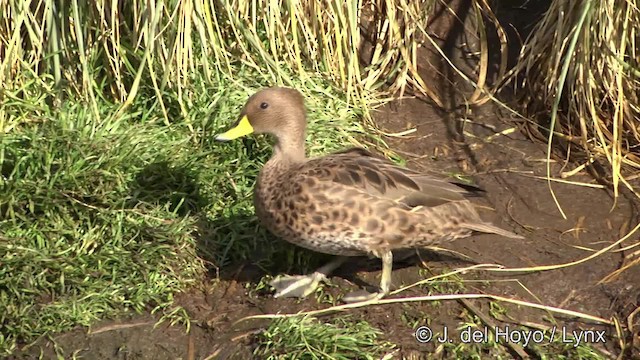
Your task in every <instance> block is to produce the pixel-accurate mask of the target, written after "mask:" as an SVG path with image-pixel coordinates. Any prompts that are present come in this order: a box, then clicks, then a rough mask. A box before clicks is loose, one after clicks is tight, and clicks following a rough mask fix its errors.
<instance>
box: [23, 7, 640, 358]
mask: <svg viewBox="0 0 640 360" xmlns="http://www.w3.org/2000/svg"><path fill="white" fill-rule="evenodd" d="M461 3H464V1H463V2H461ZM508 15H510V16H511V17H512V18H516V17H517V14H515V15H514V12H513V11H512V12H511V13H508ZM447 21H450V19H449V20H446V19H445V20H443V21H442V22H441V23H439V24H434V25H432V28H434V29H435V30H434V33H435V34H437V33H439V32H442V29H446V28H447V26H453V25H447V24H446V23H447ZM512 23H513V22H512ZM520 28H522V26H521V27H520ZM447 41H448V40H447V39H444V40H443V43H446V42H447ZM450 48H451V49H454V48H455V46H452V47H450ZM423 57H424V62H423V63H424V64H425V66H424V67H423V68H422V69H421V70H420V71H421V72H422V75H423V76H424V77H425V78H426V79H427V80H430V81H431V83H432V84H434V83H438V84H443V85H441V86H439V88H440V95H441V96H442V98H447V99H449V104H446V105H447V106H448V107H449V108H450V109H451V110H450V111H447V112H443V111H440V110H436V108H435V107H434V106H432V105H430V103H429V102H428V101H425V100H422V99H418V98H415V97H414V98H407V99H403V100H398V101H395V102H393V103H390V104H388V105H386V106H385V107H383V108H381V109H380V111H378V112H377V114H376V116H375V120H376V124H377V126H378V127H379V128H380V129H382V130H384V131H385V132H387V133H399V132H402V131H404V130H407V129H415V132H413V133H411V134H409V135H406V136H401V137H388V138H386V139H385V140H386V141H387V143H388V144H389V146H390V148H391V149H393V150H394V151H395V152H397V153H398V154H400V155H401V156H403V157H404V158H405V159H406V160H407V166H409V167H411V168H414V169H419V170H424V171H431V172H436V173H451V174H465V175H468V176H470V177H471V178H472V179H473V180H474V182H475V183H477V184H479V185H480V186H481V187H482V188H484V189H485V190H486V197H485V198H484V199H480V200H479V203H480V204H482V205H485V206H486V207H488V208H493V210H487V211H483V216H485V217H486V219H487V220H491V221H493V222H494V223H495V224H497V225H499V226H501V227H503V228H505V229H513V230H514V231H516V232H517V233H519V234H523V235H524V236H526V239H524V240H512V239H505V238H502V237H499V236H495V235H478V236H474V237H470V238H467V239H464V240H459V241H457V242H454V243H452V244H448V245H447V249H450V250H453V251H456V252H458V253H462V254H464V255H466V256H468V257H470V258H471V259H472V260H467V259H464V258H463V257H462V256H459V255H443V254H442V253H440V252H429V251H425V252H422V253H421V256H420V260H416V259H415V258H414V259H413V261H409V262H408V263H404V266H401V265H398V266H397V267H396V268H394V275H393V276H394V285H395V286H397V287H398V286H400V285H403V284H411V283H413V282H415V281H418V280H420V279H421V278H422V277H421V276H420V274H419V269H420V268H424V267H425V266H426V267H427V271H428V272H430V273H433V274H438V273H442V272H445V271H447V270H450V269H455V268H459V267H465V266H470V265H473V264H474V263H477V264H482V263H487V264H501V265H504V266H505V267H508V268H521V267H533V266H542V265H553V264H563V263H568V262H572V261H576V260H578V259H582V258H584V257H586V256H588V255H591V254H592V253H593V252H592V251H590V250H588V249H601V248H603V247H605V246H608V245H610V244H611V243H613V242H615V241H616V240H617V239H619V238H620V236H622V235H624V234H625V233H626V232H627V231H628V230H630V229H631V227H632V226H634V224H637V223H638V222H639V221H640V216H639V213H638V209H637V206H638V203H637V202H636V201H634V200H633V198H632V197H630V196H627V195H626V194H622V196H621V197H620V198H618V200H617V202H614V200H613V198H612V196H611V194H610V192H609V191H607V190H603V189H597V188H591V187H585V186H576V185H570V184H563V183H556V182H554V183H552V184H551V185H552V188H553V190H554V192H555V195H556V196H557V200H558V203H559V204H560V205H561V206H562V209H563V210H564V213H565V214H566V217H567V218H566V219H563V217H562V216H561V214H560V212H559V210H558V208H557V206H556V204H555V202H554V200H553V197H552V195H551V193H550V191H549V185H548V183H547V181H546V180H544V179H543V178H544V176H545V174H546V164H545V161H544V160H545V159H546V144H541V143H539V142H533V141H531V140H529V139H528V138H526V137H525V136H524V135H522V133H521V132H520V131H519V130H516V131H513V132H508V133H507V134H506V135H497V136H493V135H494V134H496V133H499V132H501V131H503V130H506V129H510V128H513V127H514V124H515V123H516V122H515V120H516V119H513V118H511V117H510V116H509V115H506V114H505V112H504V111H500V109H498V108H497V107H496V106H495V105H493V104H492V103H491V102H487V103H485V104H484V105H482V106H476V107H473V108H472V109H471V110H472V111H466V110H465V108H464V107H463V106H460V105H462V104H463V103H462V102H460V99H459V98H458V95H456V94H453V92H452V90H451V89H458V90H459V89H462V88H464V87H465V86H466V85H464V83H463V82H462V81H461V80H460V79H459V78H457V77H456V76H454V75H452V74H449V73H448V72H447V71H445V70H442V71H434V70H433V69H434V68H435V69H438V68H440V69H445V68H446V67H445V66H446V65H445V64H444V63H443V62H442V61H440V60H438V57H437V56H434V55H433V54H432V53H430V50H429V49H428V48H425V50H424V54H423ZM458 58H459V59H460V58H462V57H461V56H460V57H458ZM469 70H470V71H472V70H473V68H470V69H469ZM442 77H444V80H443V78H442ZM447 94H453V95H451V96H448V95H447ZM459 109H462V110H459ZM463 119H464V120H467V121H466V122H463V121H461V120H463ZM462 124H465V125H464V128H463V129H462V130H463V131H460V130H461V128H462V127H461V126H460V125H462ZM488 137H492V138H491V139H490V140H487V138H488ZM577 165H578V164H573V163H565V162H563V161H562V160H558V159H556V160H555V161H553V162H552V164H551V173H552V174H554V175H555V177H559V176H557V175H558V174H560V173H561V172H562V171H569V170H571V169H573V168H575V167H576V166H577ZM539 177H543V178H542V179H541V178H539ZM567 180H571V181H581V182H585V183H590V184H597V183H596V182H594V180H593V179H592V178H591V177H589V176H588V175H585V174H583V173H579V174H577V175H574V176H572V177H570V178H568V179H567ZM632 241H637V236H636V237H635V240H634V239H630V240H628V241H627V242H625V243H624V244H622V245H625V244H626V245H629V244H631V243H632ZM622 245H621V246H618V247H616V248H615V250H618V249H620V248H621V247H622ZM630 251H633V249H632V250H630ZM625 255H628V252H625V251H619V252H614V251H610V252H608V253H606V254H603V255H600V256H599V257H597V258H595V259H593V260H590V261H586V262H584V263H581V264H578V265H574V266H568V267H565V268H562V269H556V270H549V271H538V272H520V273H496V272H482V271H475V272H474V271H470V272H467V273H466V274H464V275H461V277H462V278H463V279H465V280H486V281H482V282H468V283H466V285H465V292H467V293H487V294H494V295H500V296H504V297H508V298H514V299H520V300H523V301H528V302H532V303H538V304H543V305H549V306H556V307H560V308H563V309H567V310H573V311H578V312H583V313H587V314H590V315H593V316H597V317H601V318H604V319H611V318H614V317H615V318H616V319H617V320H618V321H620V323H622V324H623V325H624V326H627V317H628V316H629V315H630V313H631V312H632V311H633V310H635V309H636V308H638V306H639V305H640V288H639V287H638V284H639V281H638V279H640V266H635V267H632V268H630V269H628V270H626V271H625V272H623V273H622V274H621V275H620V276H619V277H617V278H615V279H613V280H612V281H609V282H602V281H601V280H602V279H603V278H605V277H606V276H607V275H609V274H611V273H612V272H613V271H615V270H617V269H619V268H621V266H623V264H625V263H626V262H625ZM379 270H380V265H379V264H378V263H377V262H375V261H370V260H367V259H354V261H353V262H352V263H350V264H348V265H346V266H344V267H343V268H341V269H339V271H338V272H337V273H336V274H335V276H334V277H333V278H332V282H333V283H334V284H337V285H340V286H339V287H327V289H326V291H327V292H330V293H332V294H334V295H335V294H338V293H340V292H347V291H350V290H353V289H355V288H356V287H358V286H359V285H357V283H359V282H362V281H364V282H365V283H368V284H373V285H375V284H377V282H378V281H379V280H378V279H379V275H380V274H379ZM234 271H235V269H234ZM252 271H254V270H252ZM236 275H237V276H235V279H234V277H232V276H227V277H225V279H226V278H229V279H228V280H219V281H216V279H207V283H212V284H214V285H211V286H206V287H205V286H203V289H204V290H193V291H192V292H190V293H188V294H183V295H182V296H180V297H179V298H178V299H177V303H178V304H180V305H182V306H184V307H185V308H186V309H187V311H188V312H189V314H190V316H191V317H192V318H193V319H194V321H193V323H192V326H191V330H190V332H189V333H186V332H185V329H184V327H183V326H169V325H166V324H165V325H161V326H159V327H157V328H154V323H155V320H156V319H157V318H155V317H153V316H151V315H136V316H132V317H130V318H123V319H118V320H115V321H113V320H111V321H105V322H103V323H101V324H97V325H95V326H94V327H92V328H91V331H90V332H87V330H86V329H84V328H82V329H80V328H79V329H76V330H74V331H71V332H68V333H64V334H60V335H57V336H54V338H55V342H56V343H57V344H58V346H61V347H62V348H64V349H65V353H66V354H67V356H70V355H71V354H73V353H74V352H77V354H79V355H81V356H83V357H84V358H90V359H177V358H183V359H202V358H207V357H209V358H220V359H227V358H229V359H231V358H232V359H236V358H237V359H248V358H251V354H252V351H253V347H254V346H255V344H254V343H253V340H252V339H253V335H254V334H255V333H256V332H259V331H260V330H262V329H264V327H265V325H266V322H264V321H246V322H242V323H240V324H238V325H233V323H234V322H235V321H236V320H238V319H240V318H243V317H245V316H249V315H257V314H267V313H284V312H286V313H295V312H297V311H302V310H312V309H321V308H326V307H328V305H327V304H322V303H318V302H317V301H316V299H306V300H302V301H297V300H292V299H273V298H272V296H271V295H269V294H268V293H258V294H254V293H252V294H249V293H248V291H247V287H246V286H245V284H246V282H245V281H244V278H246V277H249V278H252V279H256V278H259V275H261V274H251V275H247V274H236ZM256 275H258V276H256ZM423 275H424V271H423ZM516 280H517V281H516ZM354 282H356V283H354ZM427 290H428V289H426V288H417V289H412V290H408V291H407V292H406V293H404V294H402V295H401V296H418V295H421V294H422V295H423V294H424V293H425V291H427ZM445 290H446V289H445ZM432 291H433V292H434V293H437V291H434V290H432ZM445 293H446V291H445ZM500 304H501V305H502V306H503V307H504V308H505V309H506V310H507V312H506V314H507V316H508V317H509V318H510V319H512V320H508V319H504V320H505V321H504V322H501V321H497V320H495V319H494V320H493V321H495V322H496V324H500V325H501V326H504V325H505V324H511V325H513V326H515V324H518V323H519V324H528V325H532V324H540V325H545V326H550V323H549V322H548V321H546V320H545V319H548V318H550V317H552V316H553V318H554V319H555V320H556V321H557V322H558V326H561V327H562V326H564V327H566V328H567V329H570V330H587V329H598V330H604V331H605V334H606V342H605V343H604V344H602V343H598V344H593V346H594V347H596V348H598V349H600V350H602V351H603V352H604V353H605V354H611V357H615V356H617V355H618V354H620V346H619V344H620V341H621V340H620V339H618V338H617V333H616V330H615V328H614V327H612V326H603V325H600V324H597V323H595V322H592V321H587V320H585V319H581V318H575V317H573V318H572V317H568V316H565V315H559V314H551V313H549V312H545V311H542V310H535V309H532V308H530V307H527V306H515V305H511V304H507V303H500ZM465 312H467V313H469V312H470V313H473V314H476V315H477V316H478V317H481V318H483V316H482V315H483V314H484V315H485V316H484V318H486V317H487V316H486V315H487V314H488V313H489V302H488V301H487V300H482V299H481V300H467V301H456V300H453V301H444V302H439V303H438V304H435V303H432V302H416V303H409V304H389V305H381V306H375V307H367V308H364V309H356V310H353V311H351V312H350V314H351V315H352V316H353V317H355V318H356V319H358V318H361V319H364V320H366V321H368V322H369V323H370V324H372V325H373V326H376V327H378V328H380V329H381V330H382V332H383V334H384V335H382V336H383V338H384V339H385V340H388V341H390V342H392V343H395V344H397V345H398V350H397V352H396V353H394V355H393V357H394V358H401V357H403V356H404V357H407V358H422V357H426V356H428V354H432V353H433V351H435V347H434V345H433V344H432V343H427V344H420V343H419V342H417V341H416V339H415V337H414V335H413V331H414V330H413V328H412V327H411V326H410V325H408V324H407V322H406V321H403V320H402V319H403V318H406V317H407V316H414V317H415V318H416V319H418V321H419V324H422V325H426V324H427V322H428V323H429V325H430V327H431V328H432V329H434V331H437V332H441V331H442V329H443V327H444V326H447V327H448V328H449V329H455V328H456V327H457V326H459V322H460V321H461V317H460V315H461V314H463V313H465ZM330 316H340V315H330ZM505 317H506V316H505ZM489 318H492V317H490V316H489ZM638 321H639V320H638V318H637V317H636V318H635V319H631V323H632V325H635V329H636V330H635V334H634V333H633V332H624V333H623V335H624V336H625V338H624V339H623V340H624V341H626V342H627V343H629V342H631V341H634V340H635V346H636V348H635V349H627V352H626V353H625V354H624V356H625V357H626V358H630V357H631V356H634V354H635V355H636V356H637V354H640V351H639V348H638V344H639V340H640V339H639V337H640V333H638V328H639V327H640V324H639V323H638ZM634 322H635V324H633V323H634ZM634 337H635V339H634ZM40 351H43V354H44V355H45V358H53V355H54V352H53V348H52V344H51V342H49V341H44V340H43V341H42V342H39V343H38V344H36V345H35V346H32V347H31V348H29V349H25V351H22V352H20V353H18V354H17V355H16V357H17V358H31V357H32V356H34V355H38V354H39V353H40ZM509 351H511V354H512V355H513V357H514V358H518V357H519V356H520V355H522V354H521V353H520V354H519V353H518V352H517V350H514V349H510V350H509Z"/></svg>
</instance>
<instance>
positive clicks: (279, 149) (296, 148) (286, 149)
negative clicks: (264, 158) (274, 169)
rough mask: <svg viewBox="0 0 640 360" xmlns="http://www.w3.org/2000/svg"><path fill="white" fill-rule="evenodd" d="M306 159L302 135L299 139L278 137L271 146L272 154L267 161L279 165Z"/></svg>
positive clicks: (291, 163)
mask: <svg viewBox="0 0 640 360" xmlns="http://www.w3.org/2000/svg"><path fill="white" fill-rule="evenodd" d="M305 160H306V156H305V150H304V137H302V138H301V139H290V138H286V137H285V138H280V139H277V140H276V143H275V145H274V146H273V155H272V156H271V160H269V162H274V163H279V164H281V165H285V166H286V165H293V164H297V163H301V162H304V161H305Z"/></svg>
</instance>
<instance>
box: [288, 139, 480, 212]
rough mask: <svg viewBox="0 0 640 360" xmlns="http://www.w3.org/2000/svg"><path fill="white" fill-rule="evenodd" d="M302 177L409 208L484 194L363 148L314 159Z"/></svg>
mask: <svg viewBox="0 0 640 360" xmlns="http://www.w3.org/2000/svg"><path fill="white" fill-rule="evenodd" d="M298 174H299V175H301V176H302V177H311V178H314V179H315V180H318V181H331V182H333V183H336V184H340V185H342V186H345V187H347V188H350V189H353V190H356V191H358V192H365V193H367V194H369V195H372V196H375V197H380V198H386V199H388V200H393V201H396V202H400V203H403V204H405V205H407V206H409V207H416V206H424V207H434V206H438V205H442V204H445V203H448V202H454V201H461V200H464V199H465V198H466V197H468V196H474V195H478V194H479V193H481V192H483V190H482V189H480V188H477V187H475V186H472V185H466V184H458V183H454V182H449V181H446V180H441V179H437V178H435V177H432V176H429V175H426V174H423V173H420V172H417V171H414V170H411V169H408V168H405V167H401V166H398V165H396V164H393V163H392V162H390V161H388V160H386V159H381V158H379V157H376V156H375V155H373V154H372V153H370V152H368V151H366V150H364V149H361V148H354V149H348V150H344V151H340V152H337V153H334V154H331V155H327V156H323V157H319V158H314V159H310V160H309V161H308V162H306V163H305V164H304V165H303V167H302V168H301V169H299V172H298Z"/></svg>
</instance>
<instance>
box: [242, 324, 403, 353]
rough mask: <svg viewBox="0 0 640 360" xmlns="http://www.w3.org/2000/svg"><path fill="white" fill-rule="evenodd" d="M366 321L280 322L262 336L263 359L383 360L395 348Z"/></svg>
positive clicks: (260, 346) (259, 346)
mask: <svg viewBox="0 0 640 360" xmlns="http://www.w3.org/2000/svg"><path fill="white" fill-rule="evenodd" d="M381 334H382V333H381V332H380V330H378V329H376V328H374V327H372V326H371V325H369V324H368V323H367V322H364V321H357V322H356V321H353V320H351V319H349V318H348V317H342V318H336V319H334V320H332V321H331V322H327V323H323V322H320V321H319V320H318V319H316V318H313V317H308V316H298V317H291V318H285V319H278V320H275V321H273V322H272V323H271V325H270V326H269V328H268V329H266V330H265V331H264V332H262V333H261V334H259V335H258V339H257V340H258V342H259V345H258V347H257V348H256V349H255V350H254V352H253V354H254V355H255V356H257V357H259V358H261V359H380V358H381V356H382V355H383V354H384V353H385V352H389V351H391V350H392V349H393V346H392V345H390V344H388V343H384V342H382V341H380V340H379V339H378V337H379V336H380V335H381Z"/></svg>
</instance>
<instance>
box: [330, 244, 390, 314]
mask: <svg viewBox="0 0 640 360" xmlns="http://www.w3.org/2000/svg"><path fill="white" fill-rule="evenodd" d="M380 259H381V260H382V276H381V278H380V291H378V292H375V293H370V292H368V291H366V290H360V291H356V292H352V293H350V294H347V295H345V296H344V297H343V298H342V300H344V302H347V303H354V302H361V301H370V300H374V299H382V298H383V297H385V296H386V295H387V294H389V291H390V289H391V270H393V253H392V252H391V251H386V252H384V253H382V254H381V256H380Z"/></svg>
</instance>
